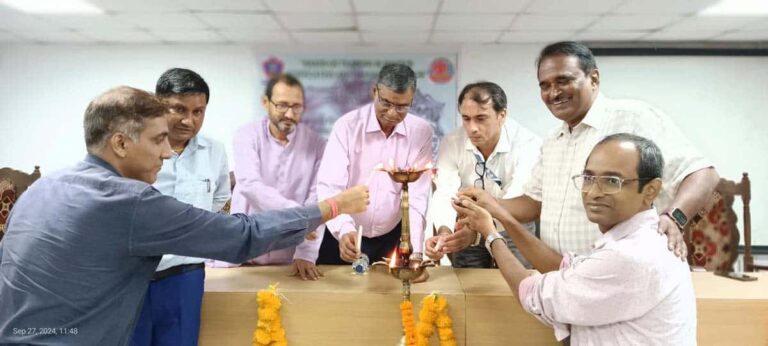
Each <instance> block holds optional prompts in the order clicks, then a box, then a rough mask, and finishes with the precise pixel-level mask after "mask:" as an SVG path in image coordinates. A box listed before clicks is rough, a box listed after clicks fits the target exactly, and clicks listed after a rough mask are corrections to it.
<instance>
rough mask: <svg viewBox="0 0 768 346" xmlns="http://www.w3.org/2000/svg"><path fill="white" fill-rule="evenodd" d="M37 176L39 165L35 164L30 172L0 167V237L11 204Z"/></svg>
mask: <svg viewBox="0 0 768 346" xmlns="http://www.w3.org/2000/svg"><path fill="white" fill-rule="evenodd" d="M38 178H40V166H35V170H34V172H32V174H27V173H24V172H21V171H17V170H15V169H12V168H8V167H6V168H0V239H3V236H4V235H5V224H6V222H7V221H8V216H9V215H10V214H11V208H13V204H14V203H16V200H17V199H18V198H19V196H21V194H22V193H23V192H24V191H26V190H27V188H28V187H29V186H30V185H32V183H34V182H35V180H37V179H38Z"/></svg>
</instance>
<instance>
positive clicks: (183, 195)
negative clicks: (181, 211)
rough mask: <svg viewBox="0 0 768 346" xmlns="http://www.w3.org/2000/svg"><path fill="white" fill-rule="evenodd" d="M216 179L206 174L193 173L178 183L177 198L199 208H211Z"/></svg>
mask: <svg viewBox="0 0 768 346" xmlns="http://www.w3.org/2000/svg"><path fill="white" fill-rule="evenodd" d="M214 185H215V180H213V178H212V177H209V176H205V175H193V176H189V177H186V178H184V179H180V180H179V181H178V182H177V183H176V198H177V199H178V200H180V201H182V202H185V203H189V204H192V205H194V206H195V207H197V208H202V209H205V210H211V208H212V207H213V191H214V190H216V186H214Z"/></svg>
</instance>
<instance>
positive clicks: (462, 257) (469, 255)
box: [451, 223, 536, 268]
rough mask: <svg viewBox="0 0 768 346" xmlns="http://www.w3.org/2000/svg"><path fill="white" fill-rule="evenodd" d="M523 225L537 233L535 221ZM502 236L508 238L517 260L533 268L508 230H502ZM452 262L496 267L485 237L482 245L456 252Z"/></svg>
mask: <svg viewBox="0 0 768 346" xmlns="http://www.w3.org/2000/svg"><path fill="white" fill-rule="evenodd" d="M523 227H525V228H526V229H527V230H528V232H530V233H531V234H535V232H536V227H535V225H534V224H533V223H527V224H523ZM501 236H503V237H504V238H505V239H507V247H508V248H509V251H512V254H513V255H515V257H517V260H518V261H520V263H521V264H522V265H523V266H524V267H526V268H531V264H530V263H528V260H527V259H526V258H525V257H524V256H523V254H522V253H520V250H519V249H518V248H517V246H515V243H514V242H512V238H510V237H509V234H507V232H506V231H503V232H501ZM451 263H452V264H453V267H454V268H493V267H495V263H494V262H493V257H492V256H491V254H490V253H488V250H487V249H486V248H485V237H483V239H482V241H481V242H480V245H478V246H470V247H468V248H466V249H464V250H461V251H459V252H457V253H455V254H453V257H452V258H451Z"/></svg>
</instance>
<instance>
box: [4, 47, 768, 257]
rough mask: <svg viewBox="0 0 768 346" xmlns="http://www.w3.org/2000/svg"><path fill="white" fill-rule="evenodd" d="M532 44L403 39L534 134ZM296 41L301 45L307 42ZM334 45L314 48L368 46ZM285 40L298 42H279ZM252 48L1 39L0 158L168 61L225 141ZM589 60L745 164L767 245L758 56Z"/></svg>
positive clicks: (733, 168)
mask: <svg viewBox="0 0 768 346" xmlns="http://www.w3.org/2000/svg"><path fill="white" fill-rule="evenodd" d="M540 48H541V46H539V45H507V46H498V45H494V46H464V47H461V48H455V49H454V48H451V49H448V48H417V49H413V51H414V52H458V53H459V66H458V72H459V86H460V87H461V86H462V85H463V84H465V83H469V82H473V81H477V80H481V79H482V80H491V81H494V82H497V83H499V84H500V85H501V86H502V87H504V89H505V90H506V91H507V95H508V98H509V108H510V115H511V116H512V117H514V118H516V119H517V120H518V121H519V122H521V123H522V124H524V125H525V126H527V127H529V128H531V129H532V130H534V131H535V132H537V133H539V134H540V135H545V134H547V133H549V132H550V129H552V128H553V127H554V126H557V124H558V122H557V121H556V119H555V118H554V117H553V116H552V115H551V114H550V113H549V112H548V111H547V109H546V108H545V107H544V105H543V104H542V103H541V101H540V99H539V94H538V86H537V81H536V69H535V66H534V60H535V58H536V55H537V53H538V51H539V49H540ZM301 49H302V50H303V51H304V52H307V51H310V52H311V51H315V49H316V47H311V48H307V47H304V48H301ZM333 49H334V48H329V47H323V48H320V50H324V51H325V52H333V51H335V52H337V53H344V52H345V51H349V52H353V51H354V52H372V51H373V48H365V49H343V48H338V49H335V50H333ZM287 50H297V49H295V48H294V49H281V50H280V51H283V52H284V51H287ZM261 51H262V52H264V51H266V50H261ZM299 51H300V50H299ZM399 51H400V52H403V51H407V50H403V49H399ZM256 52H258V50H257V48H253V47H249V46H237V45H225V46H208V45H199V46H185V45H173V46H165V45H158V46H143V45H124V46H75V45H49V46H43V45H5V46H3V45H0V85H2V92H0V136H1V137H2V139H3V143H4V144H3V145H2V146H0V167H5V166H10V167H14V168H17V169H23V170H27V171H31V170H32V168H33V166H34V165H40V166H41V167H42V170H43V173H44V174H45V173H47V172H51V171H54V170H58V169H61V168H64V167H66V166H69V165H71V164H73V163H74V162H76V161H78V160H80V159H81V158H82V157H83V156H84V155H85V145H84V144H83V139H82V138H83V137H82V116H83V112H84V110H85V107H86V106H87V104H88V102H89V101H90V100H91V99H92V98H93V97H95V96H96V95H98V94H99V93H101V92H103V91H105V90H106V89H108V88H110V87H113V86H117V85H131V86H135V87H139V88H144V89H147V90H153V89H154V83H155V81H156V79H157V77H158V76H159V75H160V74H161V73H162V72H163V71H164V70H166V69H167V68H169V67H187V68H190V69H193V70H195V71H197V72H199V73H200V74H201V75H202V76H203V77H204V78H205V79H206V81H207V82H208V83H209V85H210V86H211V89H212V94H211V103H210V105H209V108H208V112H207V116H206V121H205V125H204V126H203V133H206V134H208V135H210V136H212V137H214V138H217V139H219V140H220V141H222V142H223V143H224V144H225V145H226V146H227V150H228V152H229V153H231V152H232V151H231V134H232V133H233V132H234V130H235V129H236V128H237V127H238V126H239V125H241V124H242V123H244V122H246V121H248V120H250V119H253V118H254V117H255V116H262V114H263V111H262V109H261V107H260V106H259V105H258V103H257V102H258V95H260V93H261V86H260V85H258V83H259V78H258V77H259V75H260V74H259V68H260V66H259V62H258V61H256V60H255V56H256ZM388 52H389V50H388ZM598 65H599V67H600V70H601V72H602V90H603V91H604V92H605V93H606V94H607V95H608V96H611V97H622V96H628V97H632V98H636V99H642V100H646V101H649V102H651V103H653V104H655V105H657V106H659V107H660V108H661V109H664V110H665V111H666V112H667V113H668V114H669V115H670V116H671V117H672V118H673V119H674V120H675V121H676V122H677V124H678V126H680V127H681V128H682V130H683V131H684V133H685V134H686V135H687V136H688V137H689V139H691V141H693V142H694V144H695V145H696V146H698V147H699V148H700V149H701V150H702V151H703V152H704V153H706V155H707V156H708V157H709V158H710V159H711V160H712V161H713V162H714V163H715V165H716V166H717V167H718V170H719V171H720V173H721V175H722V176H723V177H727V178H729V179H735V178H738V177H739V176H740V174H741V172H742V171H746V172H749V173H750V177H751V178H752V182H753V183H752V184H753V185H752V190H753V196H754V198H753V201H752V224H753V227H752V228H753V233H755V235H754V236H753V242H754V243H755V244H765V245H768V216H766V215H765V210H766V207H765V205H766V204H765V200H766V198H765V196H768V186H767V185H766V184H765V183H764V182H765V181H768V169H766V160H765V159H764V158H763V157H761V156H759V155H760V154H759V153H761V152H766V149H768V139H766V138H765V134H766V133H768V131H766V129H768V125H767V124H766V121H765V120H764V119H763V117H762V114H761V112H762V111H763V110H764V109H768V98H766V95H768V92H767V91H768V90H766V89H767V88H766V82H765V80H768V58H764V57H763V58H757V57H753V58H736V57H728V58H716V57H697V58H693V57H651V58H641V57H598ZM8 143H12V144H8ZM737 206H740V203H739V202H737Z"/></svg>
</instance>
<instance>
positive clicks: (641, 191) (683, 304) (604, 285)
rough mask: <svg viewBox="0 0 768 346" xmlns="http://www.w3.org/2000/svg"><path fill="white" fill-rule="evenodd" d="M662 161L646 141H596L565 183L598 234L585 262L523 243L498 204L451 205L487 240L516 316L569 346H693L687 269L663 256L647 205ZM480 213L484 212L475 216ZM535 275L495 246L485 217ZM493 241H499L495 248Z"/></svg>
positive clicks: (657, 186)
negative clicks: (517, 307)
mask: <svg viewBox="0 0 768 346" xmlns="http://www.w3.org/2000/svg"><path fill="white" fill-rule="evenodd" d="M663 167H664V159H663V158H662V155H661V151H660V150H659V148H658V147H657V146H656V144H654V143H653V142H652V141H650V140H647V139H645V138H643V137H639V136H636V135H631V134H626V133H619V134H615V135H610V136H608V137H606V138H605V139H603V140H602V141H600V142H599V143H598V144H597V145H595V147H594V148H593V149H592V152H591V154H590V155H589V157H587V160H586V164H585V167H584V170H583V173H582V174H579V175H575V176H574V177H573V179H572V180H573V182H574V186H575V187H576V188H577V189H578V190H579V191H580V192H581V195H582V201H583V204H584V209H585V210H586V213H587V218H589V220H590V221H591V222H594V223H596V224H597V225H598V228H599V229H600V231H601V232H602V233H603V234H602V237H601V238H599V239H598V240H597V241H596V242H595V243H594V245H593V246H592V250H591V251H590V252H589V253H588V254H585V255H574V254H566V255H564V256H561V255H560V254H558V253H557V252H555V251H554V250H553V249H551V248H549V247H547V245H546V244H544V242H542V241H541V240H539V239H537V238H535V237H534V236H532V235H530V233H528V232H526V231H525V229H524V228H523V227H522V226H521V225H520V224H519V223H518V222H517V220H515V219H514V218H513V217H512V216H510V214H509V213H508V212H506V210H505V209H504V208H502V207H501V206H500V205H499V204H498V202H496V201H494V200H492V198H483V196H482V195H480V198H481V199H482V200H479V201H477V203H475V202H473V201H472V199H471V197H473V196H469V195H464V196H462V197H460V200H459V202H458V203H459V204H458V205H454V207H455V208H456V210H457V211H458V212H459V213H460V214H462V215H463V216H464V219H463V221H462V222H464V223H465V224H466V225H469V226H470V227H472V228H473V229H476V230H478V231H479V232H481V233H483V235H485V236H486V237H487V240H486V247H488V248H489V251H490V252H491V254H492V255H493V256H494V257H495V259H496V262H497V263H498V265H499V269H500V270H501V274H502V275H503V276H504V279H505V280H506V281H507V283H508V284H509V286H510V288H512V290H513V291H515V292H518V293H519V294H518V297H519V300H520V304H521V305H522V307H523V309H525V311H527V312H529V313H530V314H532V315H534V316H535V317H536V318H538V319H539V320H540V321H542V322H544V323H546V324H548V325H550V326H552V327H553V328H554V331H555V336H556V338H557V339H558V340H563V339H565V338H566V337H568V336H570V338H571V339H570V342H571V344H573V345H695V344H696V299H695V296H694V292H693V285H692V283H691V275H690V272H689V268H688V265H687V264H686V263H685V262H681V261H680V260H679V259H678V258H677V257H675V255H674V254H673V253H672V252H670V251H669V250H667V237H666V235H664V234H662V232H661V230H660V227H659V215H658V213H657V211H656V209H655V208H654V207H653V201H654V199H655V198H656V196H657V195H658V194H659V192H660V191H661V185H662V181H661V176H662V170H663ZM480 205H483V206H484V208H485V209H483V207H480ZM492 214H493V215H494V217H496V218H497V219H498V220H499V221H501V222H502V223H503V224H504V226H505V228H506V229H508V230H509V229H514V230H515V231H514V232H512V234H510V235H511V237H512V239H513V241H514V242H515V243H516V244H517V246H518V248H520V251H521V252H522V253H523V255H525V257H526V258H528V259H529V260H530V261H531V263H533V264H534V266H535V267H536V268H537V269H539V270H540V271H541V272H546V274H544V275H541V274H538V273H537V274H533V275H530V276H529V273H528V272H527V271H526V270H525V268H523V266H522V265H521V264H520V262H519V261H518V260H517V259H516V258H515V257H514V256H513V255H512V253H511V252H510V251H509V249H508V248H507V247H506V245H505V244H504V242H505V240H504V238H502V237H501V236H500V235H499V234H498V233H496V230H495V228H494V227H493V222H492V216H491V215H492ZM497 240H499V241H497Z"/></svg>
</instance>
